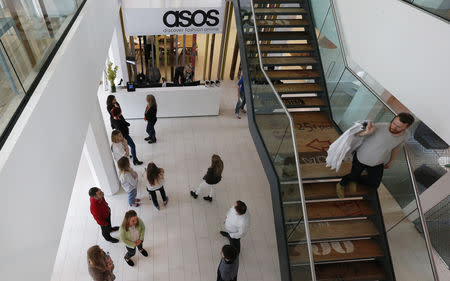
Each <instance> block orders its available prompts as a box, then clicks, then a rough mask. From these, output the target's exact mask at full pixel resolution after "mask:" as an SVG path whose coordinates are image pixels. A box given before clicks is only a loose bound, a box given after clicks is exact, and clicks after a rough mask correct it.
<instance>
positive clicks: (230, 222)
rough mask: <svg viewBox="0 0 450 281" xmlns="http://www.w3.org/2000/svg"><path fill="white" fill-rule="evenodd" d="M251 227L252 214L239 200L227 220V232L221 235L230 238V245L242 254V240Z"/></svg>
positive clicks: (229, 212)
mask: <svg viewBox="0 0 450 281" xmlns="http://www.w3.org/2000/svg"><path fill="white" fill-rule="evenodd" d="M249 227H250V214H249V212H248V210H247V205H246V204H245V203H244V202H242V201H240V200H238V201H236V202H235V203H234V206H233V207H231V208H230V210H229V211H228V213H227V218H226V220H225V230H226V231H221V232H220V234H221V235H222V236H223V237H226V238H228V240H229V242H230V245H231V246H233V247H234V248H236V251H237V253H238V254H239V253H240V252H241V238H242V237H244V236H245V234H247V232H248V229H249Z"/></svg>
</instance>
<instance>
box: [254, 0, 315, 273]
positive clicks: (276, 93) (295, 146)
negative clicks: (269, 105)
mask: <svg viewBox="0 0 450 281" xmlns="http://www.w3.org/2000/svg"><path fill="white" fill-rule="evenodd" d="M250 2H251V9H252V16H253V27H254V28H255V37H256V48H257V50H258V60H259V67H260V68H261V71H262V73H263V75H264V77H265V78H266V80H267V82H268V83H269V86H270V88H272V91H273V93H274V95H275V97H276V99H277V100H278V102H279V103H280V104H281V107H282V108H283V111H284V113H285V114H286V116H287V117H288V119H289V126H290V129H291V137H292V142H293V143H292V144H293V147H294V158H295V166H296V170H297V175H298V189H299V193H300V198H301V202H302V212H303V218H304V222H305V232H306V244H307V246H308V255H309V263H310V269H311V277H312V280H313V281H316V280H317V279H316V271H315V268H314V259H313V252H312V246H311V235H310V232H309V221H308V213H307V211H306V200H305V194H304V192H303V185H302V181H301V173H300V160H299V157H298V150H297V145H296V144H297V139H296V137H295V131H294V121H293V119H292V117H291V115H290V114H289V112H288V110H287V108H286V106H285V105H284V103H283V100H282V99H281V97H280V95H279V94H278V92H277V90H276V89H275V87H274V86H273V84H272V82H271V81H270V78H269V76H268V75H267V73H266V71H265V70H264V65H263V62H262V54H261V48H260V46H259V34H258V26H257V24H256V15H255V8H254V3H253V0H250Z"/></svg>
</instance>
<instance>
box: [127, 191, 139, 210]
mask: <svg viewBox="0 0 450 281" xmlns="http://www.w3.org/2000/svg"><path fill="white" fill-rule="evenodd" d="M136 195H137V188H135V189H133V190H132V191H130V192H128V204H129V205H130V206H133V204H134V203H136V202H135V201H136Z"/></svg>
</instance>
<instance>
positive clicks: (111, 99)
mask: <svg viewBox="0 0 450 281" xmlns="http://www.w3.org/2000/svg"><path fill="white" fill-rule="evenodd" d="M114 107H118V108H120V104H119V103H118V102H117V100H116V97H115V96H114V95H109V96H108V97H107V98H106V110H107V111H108V113H109V121H110V122H111V128H113V129H114V127H113V125H112V120H113V116H112V113H111V110H112V109H113V108H114ZM120 110H122V109H121V108H120ZM121 118H122V119H123V121H125V117H123V116H121ZM125 123H126V124H127V126H130V123H128V122H127V121H125Z"/></svg>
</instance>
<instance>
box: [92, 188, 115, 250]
mask: <svg viewBox="0 0 450 281" xmlns="http://www.w3.org/2000/svg"><path fill="white" fill-rule="evenodd" d="M89 197H91V214H92V216H93V217H94V219H95V220H96V221H97V223H98V225H100V228H101V229H102V235H103V237H105V239H106V241H109V242H111V243H117V242H119V239H117V238H114V237H111V232H113V231H117V230H119V227H118V226H114V227H111V209H110V208H109V206H108V203H106V201H105V197H104V194H103V191H102V190H101V189H100V188H98V187H92V188H91V189H89Z"/></svg>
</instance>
